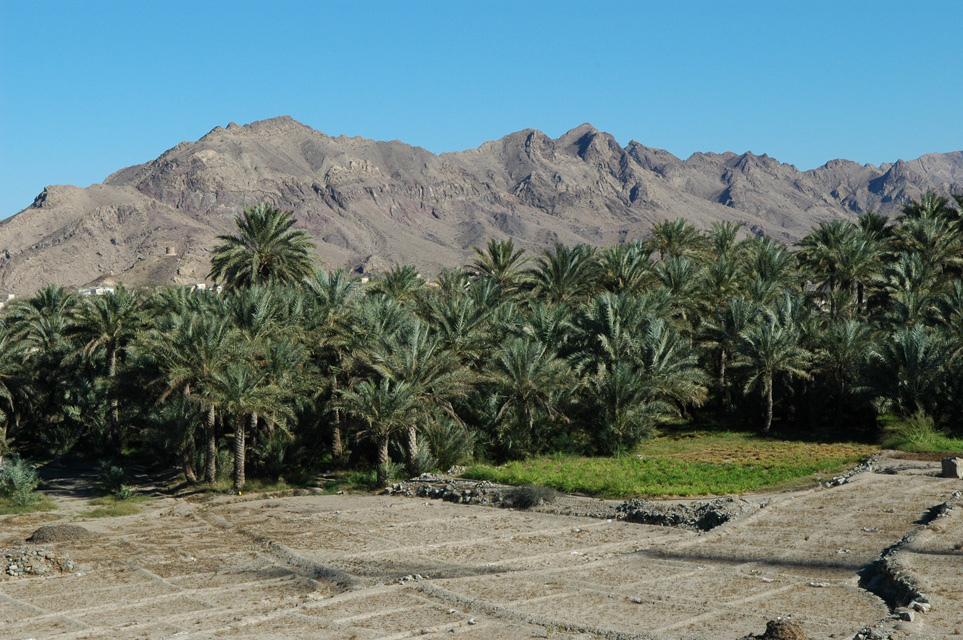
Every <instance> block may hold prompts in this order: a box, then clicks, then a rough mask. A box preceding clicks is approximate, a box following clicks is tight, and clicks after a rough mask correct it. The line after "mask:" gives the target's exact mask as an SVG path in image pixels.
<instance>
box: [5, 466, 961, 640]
mask: <svg viewBox="0 0 963 640" xmlns="http://www.w3.org/2000/svg"><path fill="white" fill-rule="evenodd" d="M886 469H889V471H890V473H881V472H879V471H885V470H886ZM894 471H895V473H893V472H894ZM937 473H938V463H936V464H934V463H926V462H916V461H907V460H895V459H889V458H883V459H882V460H881V461H880V463H879V465H878V467H877V472H865V473H860V474H857V475H855V476H854V477H853V478H852V480H851V481H850V482H848V483H846V484H843V485H842V486H838V487H832V488H826V487H820V488H816V489H811V490H807V491H800V492H792V493H785V494H779V495H771V496H748V499H749V500H751V501H755V502H757V503H760V504H761V505H764V506H763V507H762V508H760V509H759V510H758V511H756V512H754V513H752V514H751V515H747V516H745V517H743V518H741V519H739V520H735V521H733V522H729V523H727V524H725V525H722V526H720V527H717V528H716V529H713V530H712V531H709V532H705V533H698V532H694V531H687V530H682V529H675V528H668V527H658V526H651V525H641V524H632V523H627V522H622V521H619V520H606V519H593V518H586V517H578V516H571V515H556V514H550V513H540V512H530V511H512V510H508V509H498V508H491V507H484V506H468V505H459V504H452V503H448V502H442V501H437V500H428V501H426V500H425V499H424V498H422V499H418V498H406V497H398V496H358V495H334V496H331V495H311V496H300V497H287V498H264V497H263V496H262V497H257V498H254V499H252V498H251V497H249V496H238V497H230V496H221V497H216V498H213V499H209V500H207V501H205V502H190V501H188V500H185V499H182V498H173V497H164V496H160V497H157V498H155V499H154V500H152V501H151V502H150V503H149V504H148V506H147V507H146V508H145V510H144V511H143V512H142V513H140V514H137V515H133V516H125V517H117V518H103V519H85V518H83V517H82V514H83V513H84V512H85V511H88V510H89V509H90V507H89V506H88V503H87V500H86V498H85V497H84V496H83V495H82V494H79V493H78V492H77V491H76V490H75V489H76V488H75V487H74V488H71V487H67V486H60V487H55V488H57V490H55V491H52V492H51V493H52V494H54V497H55V499H56V501H57V503H58V510H57V511H56V512H51V513H44V514H31V515H20V516H0V547H3V548H4V549H5V551H4V553H10V552H11V550H16V549H18V548H20V547H24V546H27V547H29V548H30V549H32V550H37V549H39V550H41V551H43V552H44V553H47V554H54V555H57V554H60V555H66V556H69V558H70V559H71V560H72V562H73V563H74V570H73V571H72V572H71V571H65V572H60V571H50V572H48V573H47V575H43V576H33V575H31V576H23V577H14V576H10V575H7V573H6V568H7V566H6V565H4V566H2V567H0V576H2V578H3V580H2V581H0V638H58V639H65V640H66V639H73V638H185V639H197V638H332V639H333V638H338V639H342V638H358V639H375V638H377V639H388V638H392V639H400V638H409V637H413V636H419V637H425V638H454V639H457V640H468V639H470V638H479V639H481V638H484V639H486V640H488V639H498V638H506V639H508V638H511V639H514V638H586V639H587V638H636V637H637V638H732V639H735V638H739V637H742V636H744V635H746V634H749V633H761V632H762V631H763V630H764V629H765V627H766V621H767V620H771V619H773V618H776V617H778V616H792V619H793V620H795V621H796V622H798V623H800V624H801V625H802V629H803V631H804V632H805V633H806V634H807V635H808V636H809V637H810V638H847V639H848V638H853V637H854V636H855V635H856V634H857V633H858V632H859V631H860V629H862V628H864V627H874V626H875V627H876V630H877V631H878V632H879V633H880V634H881V635H879V636H878V637H884V638H885V637H892V638H961V639H963V550H961V548H963V505H961V506H956V507H955V508H950V509H948V510H945V513H943V515H940V516H939V517H935V518H934V516H936V515H937V512H938V510H935V509H933V508H934V507H937V506H938V505H941V504H943V503H946V502H947V501H949V503H950V505H951V506H952V505H955V504H960V503H961V500H960V498H959V495H958V494H957V495H956V496H954V492H956V491H958V490H963V481H960V480H947V479H941V478H938V477H936V475H937ZM51 523H55V524H56V523H60V524H79V525H81V526H83V527H85V528H86V529H88V530H90V531H91V532H93V533H94V534H96V535H95V536H94V537H91V538H88V539H75V540H66V541H63V542H55V543H44V544H35V543H28V542H25V539H26V538H27V537H28V536H30V534H31V533H32V532H33V531H34V530H36V529H37V528H38V527H40V526H41V525H45V524H51ZM884 553H885V554H887V557H888V558H889V560H890V561H891V562H895V563H896V564H895V565H894V566H898V567H899V570H900V571H901V578H903V579H904V581H908V582H909V583H912V584H914V585H916V587H918V591H920V592H921V593H924V594H925V595H926V596H927V597H928V599H929V603H930V605H931V606H932V609H931V610H930V611H928V612H926V613H923V614H919V615H917V616H916V620H915V621H912V622H900V621H898V620H896V619H894V617H893V611H892V609H891V608H890V606H889V605H888V604H887V603H886V602H885V601H884V600H883V599H881V598H880V597H879V596H878V595H875V594H874V593H872V592H870V591H867V590H865V589H863V588H861V587H860V586H859V583H860V575H863V576H864V577H866V576H869V575H870V573H868V572H872V569H871V567H872V566H873V565H874V563H875V562H877V561H878V560H879V559H880V558H881V556H882V555H883V554H884ZM2 559H3V558H2V557H0V560H2ZM7 562H10V560H9V559H7Z"/></svg>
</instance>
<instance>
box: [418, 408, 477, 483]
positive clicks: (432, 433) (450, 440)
mask: <svg viewBox="0 0 963 640" xmlns="http://www.w3.org/2000/svg"><path fill="white" fill-rule="evenodd" d="M425 438H426V439H427V440H428V444H429V446H430V447H431V452H432V454H434V457H435V460H436V466H437V468H438V469H441V470H442V471H448V469H451V468H452V467H454V466H455V465H459V464H465V463H466V462H469V461H470V460H471V459H472V457H473V456H474V454H475V435H474V434H473V433H472V432H471V431H470V430H469V429H467V428H466V427H465V426H464V425H460V424H458V423H457V422H455V421H454V420H451V419H442V420H439V421H437V422H432V423H430V424H429V425H428V427H427V428H426V429H425ZM426 471H430V469H426Z"/></svg>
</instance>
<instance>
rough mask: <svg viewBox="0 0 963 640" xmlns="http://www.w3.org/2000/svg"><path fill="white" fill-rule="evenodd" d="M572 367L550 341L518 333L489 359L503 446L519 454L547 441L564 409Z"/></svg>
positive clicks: (535, 449)
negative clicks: (558, 354) (552, 423)
mask: <svg viewBox="0 0 963 640" xmlns="http://www.w3.org/2000/svg"><path fill="white" fill-rule="evenodd" d="M569 376H570V369H569V367H568V365H567V364H566V362H565V361H564V360H561V359H559V358H558V357H557V356H556V355H555V353H554V352H553V351H552V349H551V348H549V347H548V346H547V345H545V344H542V343H541V342H538V341H536V340H532V339H528V338H516V339H515V340H512V341H511V342H510V343H509V344H507V345H506V346H505V347H504V348H503V349H502V350H501V351H500V352H499V353H497V354H496V355H495V357H494V358H492V360H491V361H490V363H489V371H488V378H489V380H490V381H491V383H492V385H493V395H492V396H491V399H492V400H493V401H494V403H495V409H496V413H495V416H494V418H495V423H496V429H497V434H496V438H497V440H498V441H499V443H500V445H501V446H502V448H503V450H504V451H505V452H507V453H509V454H514V455H519V454H524V453H528V452H533V451H537V450H539V449H540V448H541V447H542V446H544V444H545V442H546V440H547V438H548V436H549V433H548V425H549V423H551V422H552V421H557V420H564V419H565V417H564V415H563V414H562V412H561V411H560V404H561V402H562V397H563V394H564V392H565V390H566V387H567V383H569Z"/></svg>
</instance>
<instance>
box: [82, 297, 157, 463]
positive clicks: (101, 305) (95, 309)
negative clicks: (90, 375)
mask: <svg viewBox="0 0 963 640" xmlns="http://www.w3.org/2000/svg"><path fill="white" fill-rule="evenodd" d="M143 325H144V318H143V315H142V300H141V298H140V296H139V295H137V294H136V293H134V292H131V291H128V290H127V289H125V288H124V287H123V285H119V286H118V287H117V288H116V289H115V290H114V292H113V293H107V294H105V295H100V296H91V297H89V298H87V300H86V303H85V304H84V305H83V306H82V307H81V308H80V313H79V318H78V320H77V323H76V329H75V331H76V332H77V334H78V335H79V336H80V338H81V339H82V340H84V341H85V342H86V344H85V345H84V355H85V356H87V357H88V358H92V357H94V356H95V355H96V354H97V353H99V352H101V351H103V353H104V360H105V363H106V368H107V384H108V387H107V394H108V398H109V403H110V420H109V422H110V429H111V434H112V436H113V437H114V438H116V439H117V443H118V446H119V448H120V449H123V447H124V444H125V435H124V432H123V430H122V429H121V425H120V399H119V397H118V394H117V390H116V389H115V378H116V377H117V361H118V359H121V360H123V359H124V356H125V354H126V350H127V346H128V345H129V344H130V343H131V342H132V341H133V340H134V338H135V337H136V336H137V334H138V333H139V332H140V330H141V328H142V327H143Z"/></svg>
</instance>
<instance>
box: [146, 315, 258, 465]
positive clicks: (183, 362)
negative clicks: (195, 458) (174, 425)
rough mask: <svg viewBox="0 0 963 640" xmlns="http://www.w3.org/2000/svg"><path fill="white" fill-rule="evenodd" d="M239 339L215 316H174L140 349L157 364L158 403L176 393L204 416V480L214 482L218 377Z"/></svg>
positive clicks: (225, 320) (185, 453)
mask: <svg viewBox="0 0 963 640" xmlns="http://www.w3.org/2000/svg"><path fill="white" fill-rule="evenodd" d="M239 339H240V336H239V335H238V332H237V329H235V328H234V327H233V326H232V324H231V322H230V319H228V318H226V317H224V316H223V315H219V314H213V313H208V314H203V315H197V316H194V315H191V316H176V317H174V318H172V319H171V320H170V321H169V322H168V324H166V325H165V326H163V328H162V329H154V330H153V331H151V332H150V333H149V334H148V335H146V336H144V338H143V341H144V345H143V348H144V350H145V351H147V352H148V353H149V354H150V355H151V357H152V358H153V359H154V361H155V362H156V363H157V366H158V369H159V371H160V377H159V378H158V380H157V382H158V383H159V384H160V385H161V386H162V389H163V391H162V393H161V394H160V398H159V400H158V402H162V401H163V400H164V399H166V398H167V396H168V395H170V394H171V393H173V392H176V391H180V392H182V393H183V394H184V395H185V396H187V397H190V398H194V399H195V400H196V401H197V402H199V404H200V406H201V408H202V409H203V411H204V414H205V416H206V417H205V419H204V423H203V425H202V430H203V432H204V433H205V438H206V445H205V462H206V465H205V480H206V481H207V482H209V483H213V482H214V481H215V480H216V479H217V431H216V427H217V413H216V410H217V403H216V401H215V400H216V392H215V389H216V386H217V381H216V376H217V375H218V374H220V373H221V372H222V371H223V370H224V369H225V368H226V367H227V366H228V364H229V363H230V362H231V361H232V360H233V359H234V358H235V357H236V349H237V344H238V342H239ZM188 451H189V450H188V449H187V448H186V447H185V450H184V451H183V452H182V453H183V459H184V465H185V475H187V477H188V479H190V475H191V473H189V471H190V470H191V466H190V460H189V457H188Z"/></svg>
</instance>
